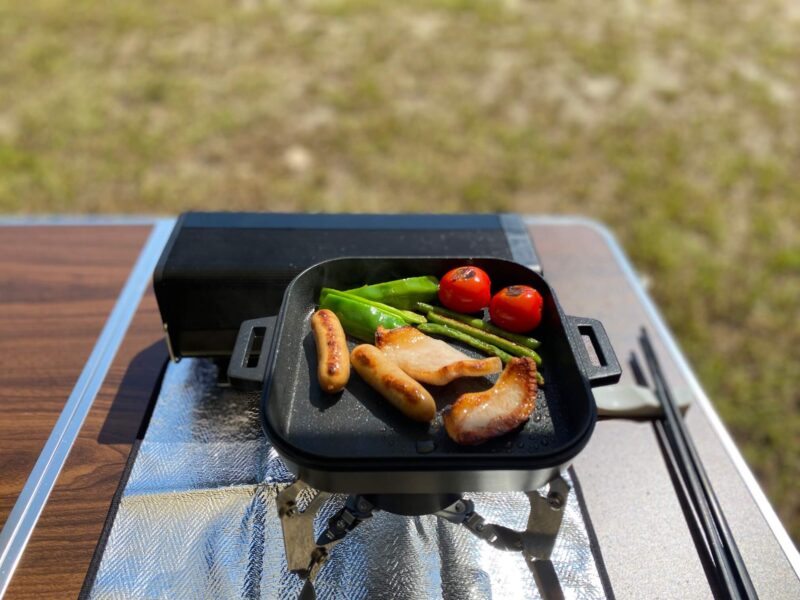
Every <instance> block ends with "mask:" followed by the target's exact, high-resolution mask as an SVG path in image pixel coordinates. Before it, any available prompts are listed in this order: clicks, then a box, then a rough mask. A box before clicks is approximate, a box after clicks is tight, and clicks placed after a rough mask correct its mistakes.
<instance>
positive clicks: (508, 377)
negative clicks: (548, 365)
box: [442, 357, 538, 445]
mask: <svg viewBox="0 0 800 600" xmlns="http://www.w3.org/2000/svg"><path fill="white" fill-rule="evenodd" d="M537 390H538V386H537V385H536V363H535V362H534V361H533V359H530V358H528V357H523V358H513V359H511V361H510V362H509V363H508V365H507V366H506V369H505V371H503V374H502V375H500V378H499V379H498V380H497V383H495V384H494V386H492V387H491V388H490V389H488V390H486V391H484V392H474V393H471V394H464V395H463V396H461V397H460V398H459V399H458V400H456V401H455V402H454V403H453V405H452V406H449V407H447V408H446V409H445V410H444V412H443V413H442V417H443V418H444V427H445V429H446V430H447V435H449V436H450V437H451V438H452V439H453V441H455V442H457V443H459V444H467V445H473V444H480V443H483V442H485V441H486V440H488V439H491V438H493V437H497V436H499V435H503V434H504V433H507V432H509V431H511V430H512V429H514V428H515V427H517V426H519V425H520V424H521V423H524V422H525V421H527V420H528V418H529V417H530V416H531V413H532V412H533V409H534V408H535V407H536V392H537Z"/></svg>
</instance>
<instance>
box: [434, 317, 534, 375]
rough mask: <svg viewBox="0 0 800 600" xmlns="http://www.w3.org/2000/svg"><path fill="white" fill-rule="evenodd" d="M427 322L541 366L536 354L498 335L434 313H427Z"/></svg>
mask: <svg viewBox="0 0 800 600" xmlns="http://www.w3.org/2000/svg"><path fill="white" fill-rule="evenodd" d="M428 320H429V321H431V322H432V323H438V324H440V325H447V326H449V327H451V328H452V329H456V330H458V331H462V332H464V333H466V334H468V335H471V336H473V337H476V338H478V339H479V340H482V341H484V342H487V343H489V344H491V345H493V346H497V347H498V348H500V349H502V350H505V351H506V352H508V353H509V354H513V355H514V356H529V357H530V358H532V359H533V360H535V361H536V364H537V365H540V364H542V359H541V358H540V357H539V355H538V354H536V352H534V351H533V350H531V349H530V348H526V347H524V346H520V345H519V344H515V343H514V342H511V341H509V340H507V339H505V338H502V337H500V336H499V335H494V334H493V333H488V332H486V331H484V330H482V329H478V328H477V327H473V326H472V325H467V324H466V323H462V322H461V321H457V320H455V319H451V318H449V317H443V316H441V315H437V314H436V313H434V312H429V313H428Z"/></svg>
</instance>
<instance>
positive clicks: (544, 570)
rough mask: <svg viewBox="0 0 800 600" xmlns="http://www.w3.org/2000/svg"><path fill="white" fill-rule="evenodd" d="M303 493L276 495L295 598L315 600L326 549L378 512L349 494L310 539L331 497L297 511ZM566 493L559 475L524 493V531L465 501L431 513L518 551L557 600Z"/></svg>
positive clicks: (295, 487) (300, 485)
mask: <svg viewBox="0 0 800 600" xmlns="http://www.w3.org/2000/svg"><path fill="white" fill-rule="evenodd" d="M306 489H312V488H310V487H309V485H308V484H306V483H304V482H303V481H296V482H295V483H293V484H291V485H290V486H288V487H286V488H285V489H284V490H283V491H282V492H281V493H280V494H278V497H277V506H278V516H279V517H280V520H281V528H282V529H283V544H284V548H285V550H286V561H287V564H288V567H289V571H291V572H292V573H295V574H296V575H297V576H299V577H300V578H301V579H304V580H305V581H306V583H305V585H304V586H303V590H302V592H301V594H300V598H301V600H306V599H312V598H315V597H316V594H315V592H314V579H315V578H316V576H317V573H318V572H319V570H320V569H321V568H322V565H324V564H325V562H326V561H327V560H328V557H329V556H330V552H331V550H332V548H333V547H334V546H335V545H336V544H338V543H339V542H340V541H341V540H342V539H343V538H344V537H345V536H346V535H347V533H348V532H350V531H352V530H353V529H355V528H356V527H357V526H358V525H359V524H361V523H362V522H363V521H365V520H366V519H369V518H370V517H371V516H372V514H373V512H374V511H376V510H378V508H377V507H375V506H374V505H373V504H372V503H371V502H369V501H368V500H367V499H366V498H364V497H363V496H359V495H353V496H349V497H348V498H347V500H346V502H345V505H344V506H343V507H342V508H341V509H340V510H339V511H338V512H337V513H336V514H335V515H334V516H333V517H331V519H330V520H329V521H328V526H327V527H326V528H325V530H324V531H323V532H322V533H321V534H320V535H319V536H318V537H317V538H316V539H315V537H314V517H315V516H316V514H317V512H318V511H319V509H320V507H321V506H322V503H323V502H324V501H325V500H327V499H328V498H329V497H330V496H331V494H329V493H328V492H320V491H316V495H315V496H314V497H313V498H312V499H311V501H310V502H309V504H308V506H307V507H306V509H305V510H303V511H302V512H301V511H300V509H299V507H298V506H297V499H298V496H299V495H300V494H301V493H302V492H303V491H304V490H306ZM569 491H570V488H569V484H567V482H566V481H564V479H563V478H562V477H561V475H559V476H558V477H556V478H555V479H553V480H552V481H551V482H550V484H549V486H548V490H547V493H546V494H542V493H540V492H538V491H533V492H526V496H527V497H528V501H529V502H530V507H531V509H530V514H529V515H528V524H527V526H526V528H525V531H516V530H514V529H511V528H509V527H504V526H503V525H495V524H492V523H487V522H486V521H485V519H484V518H483V517H482V516H481V515H479V514H478V513H477V512H475V504H474V503H473V502H472V500H470V499H468V498H461V499H460V500H457V501H456V502H454V503H453V504H451V505H450V506H448V507H446V508H444V509H442V510H440V511H438V512H436V513H434V515H435V516H437V517H440V518H442V519H445V520H447V521H450V522H451V523H455V524H458V525H463V526H464V527H466V528H467V529H469V530H470V531H471V532H472V533H473V534H475V535H476V536H477V537H479V538H481V539H482V540H484V541H486V542H487V543H489V544H490V545H492V546H493V547H495V548H497V549H499V550H509V551H514V552H522V554H523V556H524V557H525V562H526V563H527V564H528V568H530V570H531V573H532V574H533V577H534V580H535V581H536V585H537V587H538V588H539V591H540V593H541V594H542V597H543V598H546V599H547V600H560V599H562V598H563V593H562V591H561V587H560V585H559V583H558V576H557V575H556V572H555V569H554V568H553V564H552V563H551V562H550V556H551V554H552V552H553V547H554V546H555V543H556V537H557V536H558V531H559V529H561V521H562V520H563V517H564V507H565V506H566V504H567V497H568V496H569Z"/></svg>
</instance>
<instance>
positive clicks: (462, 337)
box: [417, 323, 544, 385]
mask: <svg viewBox="0 0 800 600" xmlns="http://www.w3.org/2000/svg"><path fill="white" fill-rule="evenodd" d="M417 329H419V330H420V331H421V332H422V333H430V334H432V335H441V336H444V337H449V338H453V339H454V340H457V341H459V342H462V343H464V344H467V345H468V346H472V347H473V348H475V349H477V350H481V351H482V352H486V353H487V354H491V355H493V356H497V357H498V358H499V359H500V360H502V361H503V364H507V363H508V362H509V361H510V360H511V359H512V358H513V356H511V355H510V354H508V353H507V352H504V351H502V350H501V349H500V348H498V347H497V346H492V345H491V344H489V343H487V342H484V341H483V340H479V339H478V338H476V337H472V336H471V335H469V334H468V333H464V332H463V331H459V330H457V329H453V328H452V327H449V326H447V325H441V324H438V323H422V324H420V325H417ZM536 381H537V383H538V384H539V385H544V377H542V374H541V373H539V372H538V371H537V372H536Z"/></svg>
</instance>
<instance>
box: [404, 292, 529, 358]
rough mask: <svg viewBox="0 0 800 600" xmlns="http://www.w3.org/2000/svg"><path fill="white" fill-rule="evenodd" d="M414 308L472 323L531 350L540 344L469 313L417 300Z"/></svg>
mask: <svg viewBox="0 0 800 600" xmlns="http://www.w3.org/2000/svg"><path fill="white" fill-rule="evenodd" d="M416 309H417V310H419V311H422V312H423V313H426V314H427V313H429V312H432V313H434V314H436V315H441V316H443V317H449V318H451V319H455V320H456V321H461V322H462V323H466V324H467V325H472V326H473V327H477V328H478V329H483V330H484V331H486V332H488V333H493V334H494V335H498V336H500V337H502V338H505V339H507V340H509V341H511V342H514V343H515V344H518V345H520V346H525V347H526V348H530V349H531V350H536V348H538V347H539V346H540V345H541V344H540V343H539V341H538V340H536V339H534V338H532V337H526V336H524V335H519V334H518V333H511V332H510V331H506V330H505V329H502V328H500V327H498V326H497V325H493V324H491V323H487V322H486V321H484V320H483V319H481V318H480V317H473V316H471V315H465V314H462V313H457V312H455V311H452V310H448V309H446V308H442V307H440V306H434V305H432V304H427V303H425V302H417V305H416Z"/></svg>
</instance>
